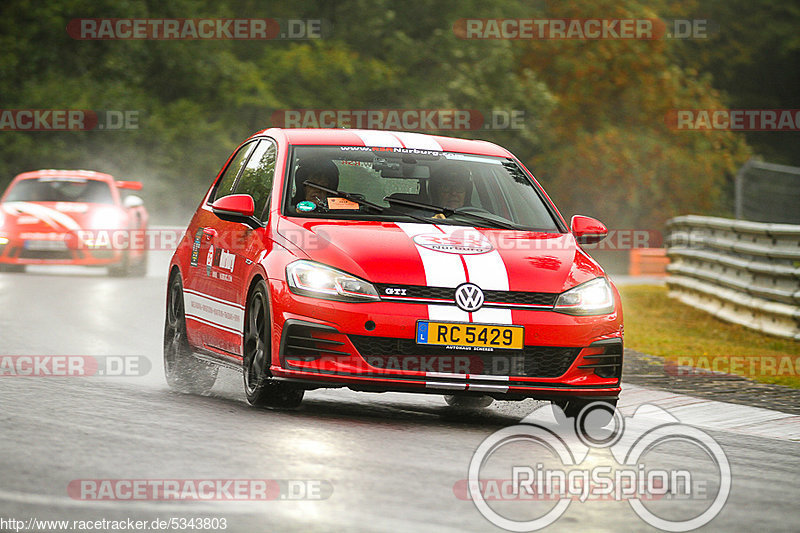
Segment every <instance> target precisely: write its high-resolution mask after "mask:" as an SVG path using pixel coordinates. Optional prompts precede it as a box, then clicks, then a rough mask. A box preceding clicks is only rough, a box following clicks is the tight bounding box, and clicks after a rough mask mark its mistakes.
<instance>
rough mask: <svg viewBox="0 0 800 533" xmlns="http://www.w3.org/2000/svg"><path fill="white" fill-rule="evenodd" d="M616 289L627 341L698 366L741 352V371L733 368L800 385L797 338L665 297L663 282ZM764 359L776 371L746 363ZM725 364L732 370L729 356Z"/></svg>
mask: <svg viewBox="0 0 800 533" xmlns="http://www.w3.org/2000/svg"><path fill="white" fill-rule="evenodd" d="M620 294H621V295H622V307H623V313H624V317H625V347H627V348H632V349H634V350H636V351H639V352H644V353H647V354H650V355H658V356H662V357H665V358H667V359H669V360H671V361H679V358H680V357H681V356H691V357H693V361H695V363H694V364H695V365H696V366H700V367H701V368H702V367H704V366H705V365H708V364H709V363H711V362H712V361H713V359H711V358H712V357H715V356H723V357H725V356H745V359H737V360H736V361H744V363H743V365H742V367H743V368H744V371H736V370H737V369H736V368H734V369H732V371H733V373H737V374H741V375H745V376H747V377H751V378H753V379H755V380H756V381H761V382H764V383H775V384H779V385H787V386H789V387H794V388H800V375H798V374H800V368H798V366H800V363H798V361H800V357H798V356H800V342H796V341H792V340H789V339H781V338H779V337H772V336H769V335H764V334H761V333H758V332H756V331H753V330H750V329H747V328H745V327H743V326H739V325H736V324H731V323H728V322H724V321H722V320H719V319H717V318H715V317H714V316H712V315H710V314H708V313H706V312H704V311H700V310H698V309H695V308H693V307H690V306H688V305H685V304H682V303H680V302H679V301H677V300H674V299H672V298H669V297H668V296H667V289H666V287H658V286H645V285H635V286H627V287H620ZM781 356H783V357H781ZM703 357H705V359H703ZM756 358H758V359H756ZM765 361H766V362H767V363H768V364H769V363H774V364H775V369H776V371H775V372H772V371H770V369H769V367H760V366H756V367H755V368H765V369H766V370H764V371H756V372H755V374H752V372H748V370H747V368H753V367H752V366H751V365H753V364H763V362H765ZM684 362H685V359H684ZM789 362H791V363H789ZM682 364H683V363H682ZM711 364H713V363H711ZM723 364H724V365H725V368H726V369H728V370H729V371H731V370H730V368H729V366H728V365H729V364H730V361H729V360H724V359H723ZM789 364H791V366H789ZM775 374H778V375H775Z"/></svg>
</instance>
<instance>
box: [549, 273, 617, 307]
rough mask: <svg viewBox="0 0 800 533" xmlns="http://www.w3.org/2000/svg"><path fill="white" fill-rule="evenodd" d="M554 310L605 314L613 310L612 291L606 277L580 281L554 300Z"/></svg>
mask: <svg viewBox="0 0 800 533" xmlns="http://www.w3.org/2000/svg"><path fill="white" fill-rule="evenodd" d="M555 311H558V312H559V313H566V314H568V315H607V314H608V313H611V312H612V311H614V293H613V292H612V290H611V285H609V283H608V280H607V279H606V278H595V279H593V280H591V281H587V282H586V283H582V284H580V285H578V286H577V287H574V288H572V289H570V290H568V291H567V292H564V293H562V294H561V295H560V296H559V297H558V300H556V306H555Z"/></svg>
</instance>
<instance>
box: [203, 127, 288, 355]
mask: <svg viewBox="0 0 800 533" xmlns="http://www.w3.org/2000/svg"><path fill="white" fill-rule="evenodd" d="M276 155H277V146H276V144H275V143H274V142H273V141H272V140H271V139H266V138H265V139H261V140H259V141H258V143H257V144H256V146H255V147H254V148H253V150H252V151H251V152H250V154H249V155H248V158H247V161H246V162H245V164H244V165H243V167H242V169H241V171H240V172H239V174H238V176H237V178H236V180H235V182H234V183H233V185H232V188H231V191H230V194H247V195H250V196H251V197H252V198H253V203H254V205H255V209H254V212H253V216H254V217H255V218H256V219H257V220H258V221H259V222H260V223H261V224H262V225H266V222H267V220H266V219H267V217H268V213H269V200H270V195H271V192H272V183H273V180H274V174H275V161H276ZM214 226H215V228H216V230H217V231H216V234H215V235H213V236H212V239H211V241H212V243H213V246H214V250H213V252H209V251H207V252H206V268H207V270H208V275H209V276H210V278H211V282H212V283H214V284H215V286H216V289H217V291H218V292H217V294H218V295H219V296H218V297H219V299H220V302H219V305H220V306H222V309H221V310H222V312H223V315H222V317H221V320H224V321H225V322H226V324H225V326H226V327H227V330H223V329H220V332H219V334H218V335H217V336H216V338H215V342H216V344H213V345H212V346H211V347H213V348H215V349H219V350H222V351H224V352H225V353H226V354H234V355H236V356H240V355H241V352H242V337H241V334H240V333H243V332H242V331H241V329H240V328H241V327H242V325H243V323H244V307H245V305H246V301H245V299H246V295H247V289H248V285H249V283H250V279H251V278H252V273H253V269H254V268H255V265H256V264H257V262H258V260H259V259H260V256H261V254H262V253H265V251H266V250H267V249H268V246H269V243H268V242H267V241H266V230H265V228H263V227H262V228H253V227H251V226H249V225H248V224H244V223H241V222H233V221H226V220H221V219H218V220H217V221H216V222H215V225H214ZM234 331H235V333H234Z"/></svg>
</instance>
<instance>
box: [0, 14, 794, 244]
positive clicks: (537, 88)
mask: <svg viewBox="0 0 800 533" xmlns="http://www.w3.org/2000/svg"><path fill="white" fill-rule="evenodd" d="M84 17H97V18H100V17H116V18H162V17H170V18H198V17H236V18H312V19H324V20H326V21H328V22H329V23H330V24H331V25H332V28H331V33H330V35H329V36H328V37H327V38H325V39H318V40H307V41H279V40H276V41H232V40H227V41H223V40H219V41H133V40H130V41H79V40H73V39H72V38H70V37H69V35H68V34H67V32H66V29H65V28H66V25H67V23H68V22H69V21H70V20H71V19H73V18H84ZM493 17H525V18H545V17H550V18H567V17H570V18H595V17H597V18H664V19H668V18H673V19H674V18H681V19H691V18H705V19H710V20H711V21H713V26H714V28H716V30H715V32H714V33H713V35H711V36H710V37H709V38H706V39H693V40H655V41H644V40H601V41H564V40H554V41H504V40H474V41H468V40H461V39H459V38H457V37H456V36H455V34H454V32H453V23H454V22H455V21H456V20H457V19H459V18H493ZM798 26H800V6H798V4H797V3H796V2H785V1H779V0H705V1H702V2H695V1H685V0H654V1H649V2H643V1H637V0H623V1H620V0H576V1H570V2H560V1H559V2H556V1H552V2H545V1H533V2H531V1H527V2H524V1H515V0H480V1H477V0H465V1H461V0H458V1H456V0H444V1H430V2H414V1H408V2H390V1H385V0H338V1H337V0H323V1H316V2H302V1H297V2H264V1H262V0H214V1H203V0H173V1H170V2H161V1H156V0H128V1H125V0H120V1H116V0H62V1H53V2H26V1H21V0H5V1H4V2H2V7H0V108H2V109H23V108H24V109H94V110H137V111H139V115H140V120H139V129H137V130H127V131H113V132H112V131H88V132H62V133H54V132H27V133H25V132H7V131H6V132H0V186H5V184H6V183H7V182H8V181H9V180H10V179H11V178H12V177H13V176H14V175H16V174H18V173H20V172H23V171H26V170H34V169H39V168H88V169H94V170H99V171H105V172H110V173H112V174H114V175H115V176H118V177H119V178H129V179H141V180H142V181H144V182H145V186H146V188H145V190H144V191H143V195H144V196H145V198H146V201H147V202H148V204H149V206H150V208H151V211H153V212H154V213H156V217H155V218H156V220H157V221H162V222H184V221H185V217H186V216H187V213H189V212H191V210H192V209H193V208H194V207H195V206H196V204H197V202H198V200H199V198H200V197H201V196H202V194H203V193H204V191H205V190H206V189H207V187H208V186H209V184H210V182H211V180H212V179H213V177H214V176H215V175H216V173H217V172H218V170H219V168H220V166H221V165H222V164H223V162H224V161H225V159H226V157H227V156H228V155H229V154H230V152H231V151H232V150H233V148H234V147H235V146H236V145H237V144H238V143H239V142H241V141H242V140H243V139H244V138H245V137H247V136H248V135H250V134H252V133H254V132H256V131H258V130H261V129H264V128H267V127H269V126H270V125H271V124H270V117H271V115H272V112H273V111H275V110H280V109H301V108H310V109H320V108H331V109H372V108H377V109H380V108H412V109H419V108H446V109H479V110H491V109H501V110H512V109H514V110H522V111H524V113H525V125H526V128H525V129H524V130H518V131H486V130H481V131H474V132H456V133H453V132H442V133H443V134H445V135H452V134H455V135H459V136H465V137H472V138H484V139H487V140H490V141H494V142H497V143H499V144H501V145H503V146H506V147H507V148H509V149H510V150H511V151H512V152H514V153H515V154H516V155H517V156H518V157H519V158H520V159H522V160H523V161H524V162H525V163H526V165H528V167H529V168H530V169H531V170H532V172H533V173H534V174H535V175H536V176H537V177H538V178H539V179H540V181H541V182H542V184H543V185H544V187H545V188H546V189H547V190H548V192H550V194H551V196H552V197H553V198H554V200H555V201H556V203H557V204H558V205H559V207H560V208H561V209H562V212H563V213H564V215H565V216H569V215H571V214H574V213H577V212H581V213H584V214H589V215H593V216H597V217H599V218H601V219H602V220H604V221H605V222H607V223H608V224H609V225H610V226H613V227H618V228H634V227H636V228H653V229H659V228H660V225H661V224H662V223H663V221H664V220H665V219H666V218H668V217H670V216H674V215H678V214H686V213H701V214H721V215H726V214H730V213H731V212H732V207H733V206H732V185H731V184H732V179H733V175H734V174H735V172H736V170H737V169H738V168H739V166H740V165H741V164H742V163H744V162H745V161H746V160H747V159H748V158H749V157H751V156H756V157H759V156H760V157H763V158H764V159H765V160H768V161H771V162H776V163H783V164H790V165H800V150H798V149H797V146H798V140H799V138H798V135H797V134H796V133H783V132H765V133H752V134H749V133H747V134H745V133H733V132H723V131H706V132H687V131H675V130H672V129H670V128H669V127H668V126H667V125H666V123H665V116H666V114H667V113H668V112H669V110H671V109H684V108H688V109H698V108H700V109H721V108H762V109H780V108H785V109H798V108H800V102H799V101H798V100H800V91H798V88H800V68H798V67H799V66H800V33H798V32H797V27H798Z"/></svg>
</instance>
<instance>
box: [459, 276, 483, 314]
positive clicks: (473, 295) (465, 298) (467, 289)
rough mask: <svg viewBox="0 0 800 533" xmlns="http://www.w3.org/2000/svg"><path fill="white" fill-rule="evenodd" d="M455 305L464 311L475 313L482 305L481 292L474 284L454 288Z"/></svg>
mask: <svg viewBox="0 0 800 533" xmlns="http://www.w3.org/2000/svg"><path fill="white" fill-rule="evenodd" d="M456 305H457V306H458V307H460V308H461V309H463V310H464V311H468V312H472V311H477V310H478V309H480V308H481V306H482V305H483V291H482V290H481V288H480V287H478V286H477V285H475V284H474V283H464V284H463V285H459V286H458V287H457V288H456Z"/></svg>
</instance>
